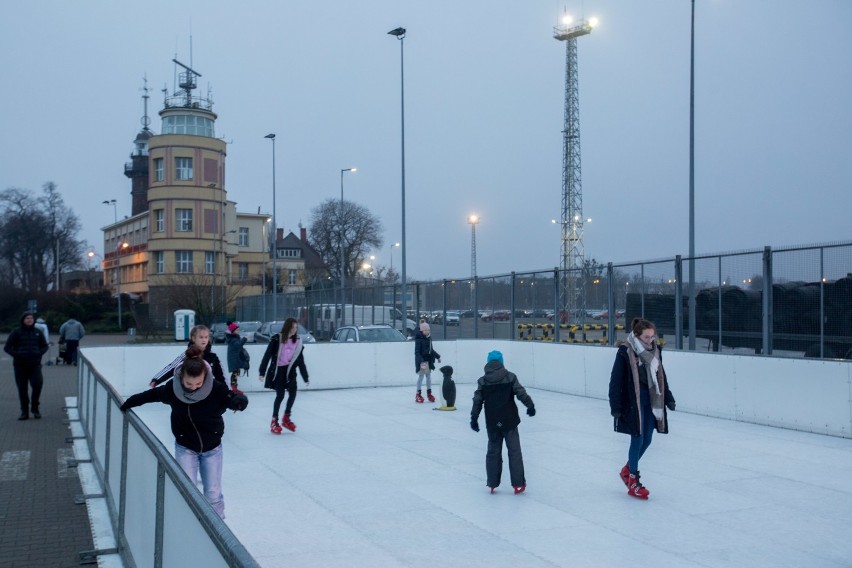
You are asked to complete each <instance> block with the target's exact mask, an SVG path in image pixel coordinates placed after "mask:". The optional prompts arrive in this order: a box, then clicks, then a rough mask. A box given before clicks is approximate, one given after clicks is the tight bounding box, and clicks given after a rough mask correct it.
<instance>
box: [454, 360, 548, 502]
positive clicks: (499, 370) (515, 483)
mask: <svg viewBox="0 0 852 568" xmlns="http://www.w3.org/2000/svg"><path fill="white" fill-rule="evenodd" d="M515 397H517V398H518V400H520V401H521V403H523V405H524V406H526V407H527V416H535V404H533V400H532V398H531V397H530V395H528V394H527V391H526V389H525V388H524V387H523V386H522V385H521V383H520V382H519V381H518V377H517V376H515V373H512V372H510V371H509V370H507V369H506V367H504V366H503V354H502V353H500V352H499V351H492V352H490V353H489V354H488V358H487V363H486V365H485V375H484V376H482V377H480V378H479V380H478V381H476V392H474V393H473V408H472V409H471V411H470V427H471V429H472V430H473V431H474V432H479V413H480V411H481V410H482V407H483V406H484V407H485V428H486V431H487V432H488V451H487V453H486V454H485V473H486V476H487V478H488V481H487V485H488V487H489V488H491V493H494V490H495V489H497V487H499V485H500V478H501V477H502V474H503V440H506V450H507V452H508V454H509V476H510V477H511V480H512V487H514V489H515V493H516V494H517V493H523V492H524V490H526V488H527V480H526V477H525V476H524V456H523V454H522V453H521V437H520V435H519V434H518V424H520V423H521V418H520V416H518V407H517V405H516V404H515Z"/></svg>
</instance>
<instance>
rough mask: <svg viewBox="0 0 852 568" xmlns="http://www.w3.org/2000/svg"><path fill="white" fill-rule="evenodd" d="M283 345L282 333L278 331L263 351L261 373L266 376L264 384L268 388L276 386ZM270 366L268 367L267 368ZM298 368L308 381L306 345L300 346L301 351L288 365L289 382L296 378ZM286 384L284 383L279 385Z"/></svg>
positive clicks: (303, 377) (303, 378)
mask: <svg viewBox="0 0 852 568" xmlns="http://www.w3.org/2000/svg"><path fill="white" fill-rule="evenodd" d="M280 346H281V334H280V333H276V334H275V335H273V336H272V337H270V338H269V345H267V346H266V351H265V352H264V353H263V359H261V360H260V369H259V371H258V372H259V374H260V376H261V377H264V382H263V386H264V387H266V388H268V389H274V388H275V374H276V372H277V371H278V349H279V347H280ZM267 366H268V368H267ZM296 369H299V373H300V374H301V375H302V380H303V381H305V382H306V383H307V382H308V380H309V379H308V367H307V365H305V349H304V345H302V347H301V348H299V352H298V354H297V355H296V357H295V359H294V360H292V361H290V364H289V365H287V381H286V382H287V383H289V382H290V381H295V380H296ZM279 386H284V385H279Z"/></svg>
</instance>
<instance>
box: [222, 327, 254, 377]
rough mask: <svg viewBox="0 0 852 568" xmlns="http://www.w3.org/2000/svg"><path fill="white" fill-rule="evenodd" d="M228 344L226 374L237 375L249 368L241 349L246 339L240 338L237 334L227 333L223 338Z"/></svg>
mask: <svg viewBox="0 0 852 568" xmlns="http://www.w3.org/2000/svg"><path fill="white" fill-rule="evenodd" d="M225 341H226V342H227V343H228V372H229V373H238V372H240V371H242V370H243V369H248V368H249V361H248V360H247V359H245V358H244V357H243V347H244V346H245V344H246V341H247V339H246V338H245V337H240V335H239V334H238V333H229V334H228V335H226V336H225Z"/></svg>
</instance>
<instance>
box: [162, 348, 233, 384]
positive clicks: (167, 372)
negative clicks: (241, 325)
mask: <svg viewBox="0 0 852 568" xmlns="http://www.w3.org/2000/svg"><path fill="white" fill-rule="evenodd" d="M186 346H187V347H192V341H190V342H189V343H187V345H186ZM184 357H186V353H181V354H180V355H178V356H177V357H176V358H175V360H174V361H172V362H171V363H169V364H168V365H166V366H165V367H163V368H162V369H160V372H159V373H157V374H156V375H154V378H153V379H152V380H154V381H156V383H157V384H158V385H159V384H161V383H162V382H163V381H167V380H169V379H171V378H172V377H173V376H174V375H175V369H177V368H178V367H180V366H181V364H182V363H183V359H184ZM203 357H204V360H205V361H207V364H208V365H210V368H211V369H212V370H213V378H214V379H216V380H217V381H221V382H222V383H223V384H224V383H225V373H224V372H223V371H222V363H220V362H219V356H218V355H216V354H215V353H213V342H212V340H211V342H210V343H208V344H207V347H205V348H204V355H203Z"/></svg>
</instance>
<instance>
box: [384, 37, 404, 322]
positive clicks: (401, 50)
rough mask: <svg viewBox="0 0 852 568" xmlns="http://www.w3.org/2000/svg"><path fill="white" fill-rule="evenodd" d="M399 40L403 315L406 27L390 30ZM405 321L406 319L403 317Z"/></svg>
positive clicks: (401, 287)
mask: <svg viewBox="0 0 852 568" xmlns="http://www.w3.org/2000/svg"><path fill="white" fill-rule="evenodd" d="M388 35H392V36H394V37H396V39H398V40H399V102H400V104H399V109H400V159H401V165H402V167H401V184H400V185H401V188H402V274H401V276H402V282H401V283H400V291H401V292H402V310H401V311H402V317H403V318H405V317H406V314H407V309H406V303H407V302H406V293H407V290H406V275H405V267H406V263H405V254H406V251H407V250H408V249H407V247H406V246H405V41H403V40H404V39H405V28H402V27H400V28H395V29H392V30H391V31H389V32H388ZM403 321H405V320H404V319H403Z"/></svg>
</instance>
